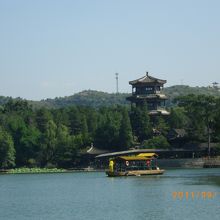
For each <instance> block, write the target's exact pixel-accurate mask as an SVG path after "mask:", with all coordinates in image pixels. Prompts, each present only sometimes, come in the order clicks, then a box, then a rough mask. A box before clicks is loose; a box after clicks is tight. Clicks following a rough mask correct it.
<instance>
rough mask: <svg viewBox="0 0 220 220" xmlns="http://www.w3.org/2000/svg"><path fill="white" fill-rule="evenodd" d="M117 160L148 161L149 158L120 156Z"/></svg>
mask: <svg viewBox="0 0 220 220" xmlns="http://www.w3.org/2000/svg"><path fill="white" fill-rule="evenodd" d="M116 159H117V158H116ZM118 159H122V160H128V161H131V160H147V159H150V158H147V157H141V156H121V157H118Z"/></svg>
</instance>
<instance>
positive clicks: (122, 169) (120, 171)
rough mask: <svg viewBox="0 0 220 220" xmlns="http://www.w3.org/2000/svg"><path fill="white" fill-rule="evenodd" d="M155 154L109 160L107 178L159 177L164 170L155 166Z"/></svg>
mask: <svg viewBox="0 0 220 220" xmlns="http://www.w3.org/2000/svg"><path fill="white" fill-rule="evenodd" d="M156 158H157V154H155V153H141V154H138V155H135V156H118V157H116V158H113V159H110V161H109V170H108V171H106V174H107V176H109V177H117V176H144V175H161V174H163V173H164V171H165V170H161V169H160V168H159V167H158V166H157V161H156Z"/></svg>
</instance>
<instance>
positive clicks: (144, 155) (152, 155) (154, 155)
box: [137, 153, 158, 157]
mask: <svg viewBox="0 0 220 220" xmlns="http://www.w3.org/2000/svg"><path fill="white" fill-rule="evenodd" d="M137 156H138V157H158V155H157V154H155V153H140V154H138V155H137Z"/></svg>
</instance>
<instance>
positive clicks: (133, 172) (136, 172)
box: [106, 170, 165, 177]
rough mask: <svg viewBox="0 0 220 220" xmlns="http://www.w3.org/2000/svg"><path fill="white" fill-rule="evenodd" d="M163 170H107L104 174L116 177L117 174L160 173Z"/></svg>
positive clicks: (141, 174)
mask: <svg viewBox="0 0 220 220" xmlns="http://www.w3.org/2000/svg"><path fill="white" fill-rule="evenodd" d="M164 172H165V170H133V171H124V172H120V171H114V172H111V171H107V172H106V174H107V176H108V177H117V176H146V175H161V174H163V173H164Z"/></svg>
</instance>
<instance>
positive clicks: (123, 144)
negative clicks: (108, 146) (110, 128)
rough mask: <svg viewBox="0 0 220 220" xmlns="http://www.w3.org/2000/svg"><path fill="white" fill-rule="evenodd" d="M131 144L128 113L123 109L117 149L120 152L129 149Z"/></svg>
mask: <svg viewBox="0 0 220 220" xmlns="http://www.w3.org/2000/svg"><path fill="white" fill-rule="evenodd" d="M132 144H133V137H132V128H131V122H130V118H129V115H128V111H127V110H126V109H123V112H122V119H121V126H120V130H119V147H120V149H122V150H126V149H129V148H130V147H131V146H132Z"/></svg>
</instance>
